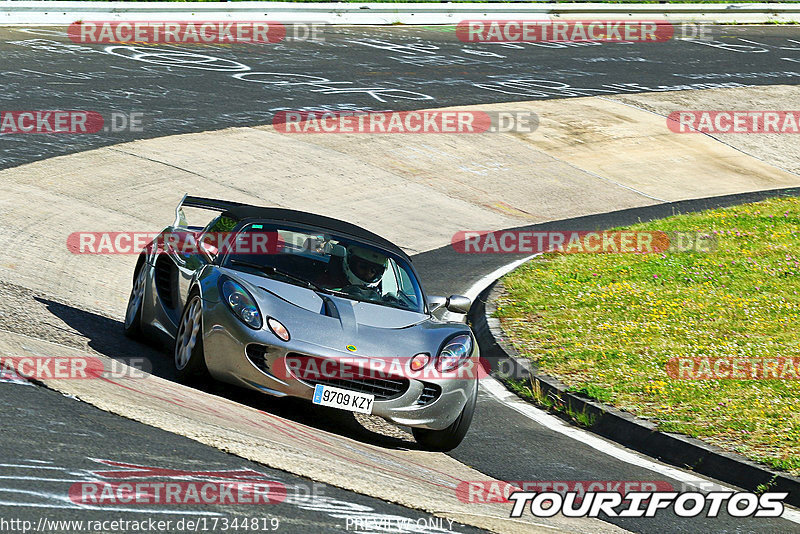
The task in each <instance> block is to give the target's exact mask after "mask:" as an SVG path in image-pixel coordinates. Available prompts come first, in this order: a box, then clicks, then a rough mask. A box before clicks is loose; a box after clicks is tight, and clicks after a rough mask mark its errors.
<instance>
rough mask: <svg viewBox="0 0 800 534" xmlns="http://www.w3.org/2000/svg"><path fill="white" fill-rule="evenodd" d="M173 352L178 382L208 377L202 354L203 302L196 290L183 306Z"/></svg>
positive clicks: (199, 380) (197, 380)
mask: <svg viewBox="0 0 800 534" xmlns="http://www.w3.org/2000/svg"><path fill="white" fill-rule="evenodd" d="M174 352H175V371H176V377H177V379H178V381H179V382H183V383H192V382H202V381H204V380H205V379H207V378H208V377H209V374H208V368H207V367H206V361H205V356H204V354H203V304H202V301H201V299H200V294H199V293H198V292H197V291H192V293H191V294H190V295H189V298H188V299H187V301H186V306H184V308H183V314H182V315H181V322H180V325H179V326H178V334H177V335H176V336H175V351H174Z"/></svg>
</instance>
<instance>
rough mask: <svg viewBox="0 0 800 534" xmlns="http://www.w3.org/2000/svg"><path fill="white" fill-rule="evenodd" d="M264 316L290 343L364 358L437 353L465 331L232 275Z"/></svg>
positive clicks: (419, 317)
mask: <svg viewBox="0 0 800 534" xmlns="http://www.w3.org/2000/svg"><path fill="white" fill-rule="evenodd" d="M236 278H238V279H240V280H241V281H243V282H245V283H246V285H247V286H248V287H247V289H249V290H250V291H251V292H252V294H253V296H254V297H255V299H256V300H257V301H258V306H259V308H260V310H261V312H262V314H263V315H265V316H270V317H274V318H276V319H278V320H279V321H280V322H281V323H283V324H284V325H285V326H286V328H287V329H288V330H289V332H290V334H291V336H292V340H293V341H300V342H303V343H309V344H311V345H318V346H322V347H327V348H331V349H334V350H337V351H344V350H345V349H346V347H348V346H351V347H352V346H354V347H355V348H356V350H355V351H352V348H351V349H348V350H350V351H351V352H355V353H356V354H358V355H363V356H369V357H395V356H412V355H413V354H416V353H418V352H431V353H433V352H435V351H438V349H439V346H440V344H441V342H442V341H443V339H444V338H445V337H447V336H448V335H450V334H451V333H455V332H457V331H465V330H466V328H467V327H466V326H465V325H463V324H461V325H459V324H457V323H443V322H439V321H434V320H431V317H430V316H429V315H427V314H424V313H418V312H412V311H407V310H401V309H397V308H391V307H388V306H381V305H379V304H371V303H368V302H359V301H355V300H350V299H347V298H342V297H337V296H335V295H328V294H325V293H318V292H316V291H313V290H311V289H307V288H305V287H301V286H296V285H293V284H288V283H285V282H281V281H278V280H273V279H271V278H266V277H261V276H258V275H251V274H248V273H243V272H241V271H239V272H236Z"/></svg>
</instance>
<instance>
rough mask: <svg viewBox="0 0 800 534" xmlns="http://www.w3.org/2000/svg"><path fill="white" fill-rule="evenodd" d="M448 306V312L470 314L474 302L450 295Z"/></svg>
mask: <svg viewBox="0 0 800 534" xmlns="http://www.w3.org/2000/svg"><path fill="white" fill-rule="evenodd" d="M446 306H447V311H451V312H453V313H468V312H469V308H470V306H472V301H471V300H470V299H469V298H468V297H464V296H461V295H450V297H449V298H448V299H447V304H446Z"/></svg>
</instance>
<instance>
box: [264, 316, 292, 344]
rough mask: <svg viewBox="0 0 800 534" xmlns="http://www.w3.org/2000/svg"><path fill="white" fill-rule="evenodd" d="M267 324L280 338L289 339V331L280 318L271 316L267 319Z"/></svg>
mask: <svg viewBox="0 0 800 534" xmlns="http://www.w3.org/2000/svg"><path fill="white" fill-rule="evenodd" d="M267 326H268V327H269V329H270V331H272V333H273V334H275V335H276V336H278V337H279V338H280V339H282V340H283V341H289V331H288V330H287V329H286V327H285V326H283V325H282V324H281V322H280V321H279V320H277V319H273V318H272V317H270V318H269V319H267Z"/></svg>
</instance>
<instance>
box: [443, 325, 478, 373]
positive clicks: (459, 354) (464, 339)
mask: <svg viewBox="0 0 800 534" xmlns="http://www.w3.org/2000/svg"><path fill="white" fill-rule="evenodd" d="M471 354H472V337H471V336H469V335H467V334H460V335H458V336H455V337H454V338H452V339H450V340H448V341H447V343H446V344H445V346H444V347H443V348H442V350H441V351H439V357H438V358H437V359H436V368H437V369H438V370H439V371H441V372H443V373H446V372H447V371H452V370H453V369H455V368H456V367H458V366H460V365H462V364H463V363H464V362H466V361H467V360H469V357H470V355H471Z"/></svg>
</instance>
